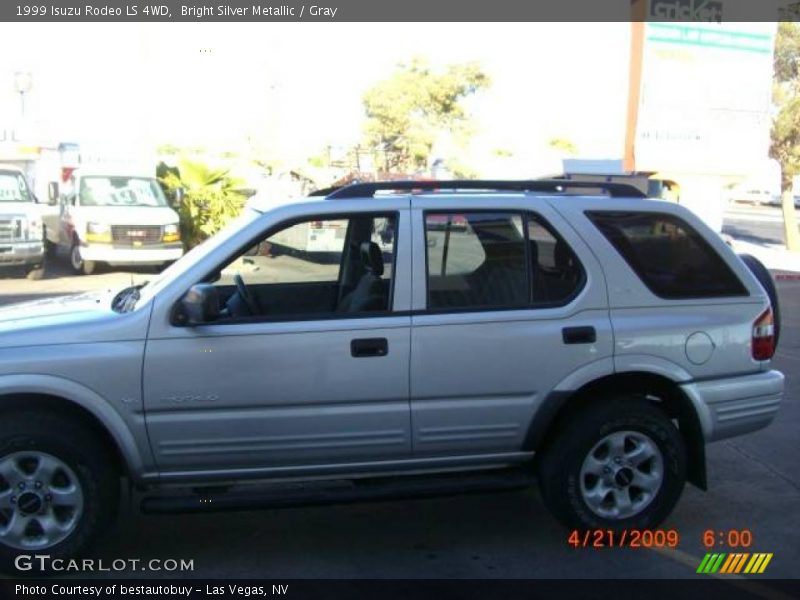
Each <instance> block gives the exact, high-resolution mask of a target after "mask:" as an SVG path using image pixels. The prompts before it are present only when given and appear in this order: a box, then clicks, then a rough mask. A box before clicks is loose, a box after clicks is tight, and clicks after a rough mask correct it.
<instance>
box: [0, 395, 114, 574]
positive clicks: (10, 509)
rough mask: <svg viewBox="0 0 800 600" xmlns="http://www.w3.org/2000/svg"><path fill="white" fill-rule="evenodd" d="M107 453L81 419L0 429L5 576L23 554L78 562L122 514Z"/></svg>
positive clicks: (19, 420)
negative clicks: (80, 556) (119, 513)
mask: <svg viewBox="0 0 800 600" xmlns="http://www.w3.org/2000/svg"><path fill="white" fill-rule="evenodd" d="M108 454H109V453H108V449H107V448H105V447H104V446H103V444H101V443H100V442H99V440H98V439H97V438H96V436H95V434H94V432H93V431H92V430H91V429H89V428H88V427H86V426H84V425H83V423H81V422H79V421H75V420H74V419H67V418H61V417H59V416H57V415H53V414H47V413H44V412H35V411H30V412H25V413H19V414H8V415H3V418H2V423H1V424H0V570H4V571H6V572H14V568H15V567H14V559H15V557H16V556H18V555H19V554H31V553H37V554H48V555H50V556H51V558H71V557H74V556H76V555H78V554H79V553H80V552H81V551H82V550H83V549H85V548H86V546H87V545H88V544H89V542H90V541H91V540H92V538H93V537H94V536H95V535H96V534H97V533H98V532H99V531H100V530H101V529H102V528H104V527H105V526H106V525H108V524H109V522H110V521H111V519H112V518H113V517H114V515H115V514H116V511H117V508H118V505H119V492H120V489H119V488H120V486H119V478H118V474H117V472H116V470H115V468H114V466H113V464H112V462H111V461H110V460H109V458H108Z"/></svg>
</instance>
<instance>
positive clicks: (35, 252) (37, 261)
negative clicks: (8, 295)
mask: <svg viewBox="0 0 800 600" xmlns="http://www.w3.org/2000/svg"><path fill="white" fill-rule="evenodd" d="M43 208H44V207H42V206H40V205H39V204H37V200H36V197H35V196H34V194H33V192H32V191H31V189H30V187H29V186H28V182H27V181H26V180H25V176H24V175H23V174H22V171H21V170H20V169H18V168H17V167H14V166H11V165H2V164H0V267H23V268H24V269H25V272H26V275H27V276H28V279H40V278H41V277H42V273H43V264H44V243H43V240H44V233H43V229H42V211H43Z"/></svg>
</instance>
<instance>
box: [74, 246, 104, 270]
mask: <svg viewBox="0 0 800 600" xmlns="http://www.w3.org/2000/svg"><path fill="white" fill-rule="evenodd" d="M69 264H70V266H71V267H72V270H73V271H75V273H77V274H78V275H91V274H92V273H94V271H95V269H96V268H97V263H96V262H95V261H93V260H83V258H81V247H80V244H78V243H77V242H76V243H74V244H72V248H71V249H70V252H69Z"/></svg>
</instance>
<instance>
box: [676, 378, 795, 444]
mask: <svg viewBox="0 0 800 600" xmlns="http://www.w3.org/2000/svg"><path fill="white" fill-rule="evenodd" d="M681 388H682V389H683V391H684V392H685V393H686V395H687V396H688V397H689V398H690V399H691V401H692V404H693V405H694V407H695V410H696V412H697V415H698V417H699V419H700V424H701V426H702V428H703V435H704V437H705V439H706V441H707V442H712V441H714V440H721V439H724V438H728V437H733V436H736V435H741V434H743V433H749V432H751V431H756V430H757V429H761V428H763V427H766V426H767V425H769V424H770V423H771V422H772V420H773V419H774V418H775V415H776V414H777V412H778V409H779V408H780V404H781V399H782V397H783V373H781V372H779V371H766V372H762V373H754V374H752V375H744V376H742V377H730V378H725V379H713V380H709V381H695V382H692V383H685V384H683V385H682V386H681Z"/></svg>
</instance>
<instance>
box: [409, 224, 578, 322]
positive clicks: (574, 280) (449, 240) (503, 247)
mask: <svg viewBox="0 0 800 600" xmlns="http://www.w3.org/2000/svg"><path fill="white" fill-rule="evenodd" d="M425 237H426V245H427V253H428V256H427V260H428V263H427V264H428V308H429V309H434V310H442V309H463V310H475V309H484V310H491V309H502V308H525V307H528V306H555V305H560V304H565V303H566V302H567V301H568V300H569V299H570V298H571V297H573V296H574V294H575V293H576V292H577V291H578V290H579V289H580V288H581V286H582V285H583V281H584V279H585V278H584V273H583V268H582V267H581V265H580V263H579V262H578V259H577V257H576V256H575V254H574V252H573V251H572V249H571V248H570V247H569V246H568V245H567V244H566V242H565V241H564V240H562V239H561V238H560V237H559V236H557V235H556V234H555V232H554V231H553V230H552V228H550V226H549V225H546V224H545V223H544V222H543V221H542V220H541V219H539V218H538V217H537V216H536V215H533V214H529V213H514V212H474V213H440V212H427V213H426V214H425Z"/></svg>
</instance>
